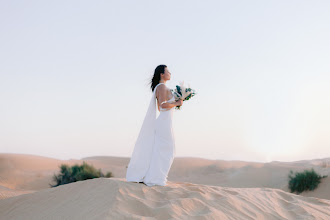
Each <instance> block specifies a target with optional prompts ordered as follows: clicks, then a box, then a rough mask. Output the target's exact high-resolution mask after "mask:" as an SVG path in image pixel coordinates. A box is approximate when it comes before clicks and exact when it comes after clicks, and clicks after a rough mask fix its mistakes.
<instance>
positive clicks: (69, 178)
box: [49, 161, 113, 187]
mask: <svg viewBox="0 0 330 220" xmlns="http://www.w3.org/2000/svg"><path fill="white" fill-rule="evenodd" d="M99 177H108V178H109V177H113V175H112V173H111V172H107V174H106V175H104V174H103V173H102V172H101V169H99V170H97V169H95V168H94V167H93V166H92V165H89V164H87V163H86V162H85V161H83V164H82V165H78V164H75V165H73V166H71V167H69V166H68V165H66V164H61V165H60V174H58V175H56V174H54V176H53V180H54V181H55V182H56V184H55V185H52V184H49V185H50V186H51V187H56V186H59V185H63V184H67V183H72V182H76V181H80V180H86V179H93V178H99Z"/></svg>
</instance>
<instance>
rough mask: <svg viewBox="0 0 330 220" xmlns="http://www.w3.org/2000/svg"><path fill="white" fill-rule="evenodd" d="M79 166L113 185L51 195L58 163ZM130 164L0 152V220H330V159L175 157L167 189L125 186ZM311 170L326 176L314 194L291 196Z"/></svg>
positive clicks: (79, 185)
mask: <svg viewBox="0 0 330 220" xmlns="http://www.w3.org/2000/svg"><path fill="white" fill-rule="evenodd" d="M83 161H86V162H87V163H89V164H92V165H93V166H94V167H96V168H97V169H101V170H102V172H103V173H106V172H108V171H111V172H112V173H113V174H114V178H97V179H93V180H86V181H79V182H76V183H70V184H67V185H63V186H58V187H55V188H50V186H49V184H50V183H52V184H53V183H54V182H52V176H53V174H55V173H56V174H57V173H58V172H59V166H60V165H61V164H63V163H64V164H68V165H73V164H76V163H79V164H81V163H82V162H83ZM128 163H129V158H125V157H110V156H99V157H98V156H95V157H87V158H82V159H81V160H57V159H53V158H48V157H42V156H35V155H26V154H5V153H2V154H0V219H20V216H22V215H23V214H24V217H27V216H29V215H30V217H31V218H27V219H47V218H46V217H45V216H49V218H50V219H52V217H54V218H55V217H56V218H60V217H61V216H66V218H68V219H79V216H83V217H86V218H87V217H88V218H87V219H93V218H94V219H106V218H109V217H113V218H114V219H117V218H118V217H119V216H120V217H123V218H124V217H125V218H127V219H134V218H135V219H141V218H142V217H143V216H145V217H159V218H160V219H166V218H167V217H168V218H170V217H173V218H177V217H178V216H180V215H181V216H186V217H184V218H181V219H189V216H190V217H196V218H198V219H208V218H209V219H214V218H220V219H315V218H316V219H330V175H329V174H330V158H323V159H315V160H302V161H294V162H278V161H273V162H270V163H258V162H244V161H225V160H207V159H202V158H189V157H186V158H180V157H177V158H175V160H174V162H173V165H172V167H171V170H170V173H169V176H168V185H167V187H161V186H155V187H147V186H145V185H144V184H138V183H128V182H126V181H125V174H126V166H127V165H128ZM310 168H314V170H315V171H316V172H318V173H319V174H321V175H328V177H327V178H323V179H322V182H321V183H320V185H319V186H318V188H317V189H315V190H314V191H309V192H303V193H301V194H299V195H296V194H294V193H290V192H289V189H288V186H287V185H288V174H289V171H290V170H293V171H294V172H296V171H302V170H305V169H310ZM9 207H10V208H9ZM27 212H28V213H29V214H28V213H27ZM303 216H305V217H306V218H303ZM89 217H90V218H89ZM115 217H116V218H115ZM49 218H48V219H49ZM86 218H85V219H86ZM125 218H124V219H125ZM119 219H120V218H119Z"/></svg>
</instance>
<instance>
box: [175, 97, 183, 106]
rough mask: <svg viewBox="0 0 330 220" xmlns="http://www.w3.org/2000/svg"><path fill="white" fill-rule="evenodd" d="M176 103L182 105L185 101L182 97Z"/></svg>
mask: <svg viewBox="0 0 330 220" xmlns="http://www.w3.org/2000/svg"><path fill="white" fill-rule="evenodd" d="M175 103H176V106H181V105H182V104H183V101H182V100H181V99H179V100H178V101H176V102H175Z"/></svg>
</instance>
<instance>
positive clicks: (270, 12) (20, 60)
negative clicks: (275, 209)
mask: <svg viewBox="0 0 330 220" xmlns="http://www.w3.org/2000/svg"><path fill="white" fill-rule="evenodd" d="M329 10H330V2H329V1H326V0H324V1H321V0H317V1H304V0H291V1H284V0H269V1H262V0H260V1H256V0H251V1H243V0H240V1H239V0H238V1H220V0H217V1H209V0H205V1H193V0H189V1H172V0H167V1H145V0H142V1H93V2H91V1H81V0H80V1H61V0H60V1H41V0H40V1H35V0H31V1H9V0H7V1H4V0H1V1H0V153H20V154H33V155H40V156H46V157H52V158H57V159H63V160H67V159H81V158H83V157H89V156H119V157H130V156H131V154H132V152H133V148H134V144H135V141H136V138H137V136H138V133H139V131H140V128H141V125H142V122H143V119H144V117H145V114H146V110H147V108H148V105H149V103H150V99H151V95H152V93H151V90H150V85H149V82H150V79H151V77H152V75H153V73H154V69H155V68H156V67H157V66H158V65H160V64H165V65H167V67H168V69H169V71H170V72H171V74H172V76H171V80H169V81H168V82H166V85H167V87H169V88H170V89H173V88H174V87H175V85H177V84H179V82H180V81H184V83H185V84H186V85H187V84H189V85H190V87H191V88H193V89H195V90H196V93H197V94H196V96H194V97H193V98H191V99H190V100H189V101H187V102H184V104H183V106H182V107H181V110H175V111H174V116H173V129H174V135H175V143H176V157H200V158H206V159H212V160H244V161H255V162H270V161H296V160H307V159H317V158H326V157H330V135H329V134H330V114H329V113H330V95H329V94H330V62H329V60H330V53H329V51H330V41H329V39H330V25H329V24H330V13H329Z"/></svg>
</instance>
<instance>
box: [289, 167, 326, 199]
mask: <svg viewBox="0 0 330 220" xmlns="http://www.w3.org/2000/svg"><path fill="white" fill-rule="evenodd" d="M292 175H293V172H292V170H290V174H289V189H290V190H291V193H292V192H295V191H297V192H298V193H301V192H303V191H307V190H310V191H312V190H314V189H316V188H317V186H318V185H319V183H320V182H321V178H325V177H327V176H323V177H322V176H320V175H319V174H317V173H316V172H315V171H314V169H313V168H312V169H311V170H304V171H303V172H301V173H299V172H296V173H295V176H292Z"/></svg>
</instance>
